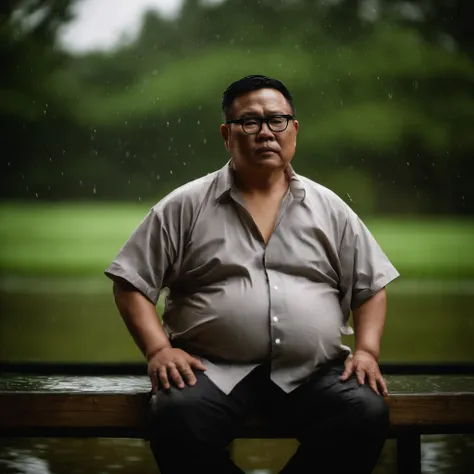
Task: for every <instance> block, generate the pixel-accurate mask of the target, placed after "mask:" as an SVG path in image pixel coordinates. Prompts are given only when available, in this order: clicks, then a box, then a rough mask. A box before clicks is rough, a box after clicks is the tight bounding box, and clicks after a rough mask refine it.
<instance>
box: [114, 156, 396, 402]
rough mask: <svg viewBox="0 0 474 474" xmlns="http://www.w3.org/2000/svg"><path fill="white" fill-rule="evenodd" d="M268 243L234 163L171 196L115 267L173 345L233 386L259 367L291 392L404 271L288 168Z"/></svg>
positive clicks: (348, 215) (327, 195) (345, 212)
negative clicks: (158, 310)
mask: <svg viewBox="0 0 474 474" xmlns="http://www.w3.org/2000/svg"><path fill="white" fill-rule="evenodd" d="M288 175H289V178H290V187H289V191H288V193H287V194H286V195H285V196H284V198H283V199H282V201H281V205H280V210H279V215H278V217H277V222H276V225H275V229H274V231H273V234H272V235H271V237H270V239H269V241H268V243H267V244H266V245H265V243H264V241H263V240H262V237H261V234H260V233H259V232H258V229H257V228H256V225H255V223H254V222H253V220H252V218H251V216H250V214H249V213H248V211H247V210H246V209H245V205H244V203H243V200H242V198H241V197H240V196H239V192H238V190H237V189H236V188H235V186H234V182H233V173H232V168H231V165H230V164H229V163H227V164H226V165H225V166H224V167H223V168H222V169H220V170H219V171H216V172H214V173H211V174H208V175H207V176H204V177H202V178H199V179H197V180H194V181H192V182H189V183H187V184H185V185H183V186H181V187H179V188H177V189H176V190H174V191H173V192H171V193H170V194H169V195H167V196H166V197H165V198H163V199H162V200H161V201H160V202H158V204H156V205H155V206H154V207H153V208H152V209H151V210H150V211H149V213H148V214H147V215H146V217H145V218H144V220H143V221H142V222H141V223H140V225H139V226H138V227H137V229H136V230H135V231H134V233H133V234H132V235H131V237H130V238H129V239H128V241H127V242H126V243H125V245H124V246H123V248H122V249H121V250H120V252H119V254H118V255H117V257H116V258H115V259H114V261H113V262H112V263H111V265H110V266H109V268H108V269H107V270H106V272H105V273H106V275H107V276H109V277H110V278H112V279H113V278H114V277H121V278H124V279H125V280H127V281H128V282H130V283H131V284H132V285H133V286H134V287H136V288H137V289H138V290H140V291H141V292H142V293H143V294H144V295H145V296H146V297H147V298H148V299H149V300H150V301H152V302H153V303H154V304H156V303H157V301H158V297H159V294H160V291H161V290H162V289H164V288H167V289H168V290H169V291H168V294H167V296H166V303H165V310H164V313H163V325H164V328H165V330H166V332H167V334H168V335H169V338H170V341H171V344H172V345H173V346H175V347H180V348H182V349H184V350H186V351H187V352H189V353H190V354H192V355H194V356H196V357H199V358H200V359H201V360H202V361H203V362H204V364H205V365H206V366H207V368H208V370H207V371H206V375H207V376H208V377H209V378H210V379H211V380H212V381H213V382H214V383H215V384H216V385H217V386H218V387H219V388H220V389H221V390H222V391H223V392H224V393H229V392H230V391H231V390H232V388H233V387H234V386H235V385H236V384H237V383H238V382H239V381H240V380H242V379H243V378H244V377H245V376H246V375H247V374H248V373H249V372H250V371H251V370H252V369H253V368H255V367H256V366H257V365H259V364H261V363H263V362H267V363H270V364H271V378H272V380H273V381H274V382H275V383H276V384H277V385H279V386H280V387H281V388H282V389H283V390H284V391H285V392H290V391H291V390H293V389H295V388H296V387H298V386H299V385H300V384H301V383H303V382H304V381H305V380H306V379H307V378H308V377H309V376H310V375H311V374H312V373H313V372H314V371H315V370H317V368H318V366H320V365H321V364H322V363H324V362H325V361H327V360H330V359H333V358H335V357H338V356H341V354H342V353H343V352H344V351H349V348H347V347H345V346H344V345H342V344H341V334H344V333H350V332H351V328H350V327H349V326H348V320H349V315H350V312H351V310H353V309H355V308H357V307H358V306H360V305H361V304H362V303H363V302H364V301H366V300H367V299H368V298H370V297H371V296H373V295H374V294H375V293H377V292H378V291H379V290H380V289H382V288H383V287H384V286H385V285H387V284H388V283H389V282H390V281H392V280H393V279H395V278H396V277H397V276H398V275H399V274H398V272H397V270H396V269H395V268H394V267H393V266H392V264H391V263H390V261H389V260H388V258H387V257H386V256H385V254H384V253H383V252H382V250H381V248H380V247H379V245H378V244H377V242H376V241H375V239H374V238H373V237H372V235H371V234H370V232H369V231H368V229H367V228H366V226H365V225H364V224H363V223H362V221H361V220H360V219H359V217H358V216H357V215H356V214H355V213H354V212H353V211H352V210H351V209H350V207H349V206H348V205H347V204H346V203H345V202H344V201H343V200H342V199H340V198H339V197H338V196H337V195H336V194H335V193H333V192H332V191H330V190H329V189H327V188H325V187H324V186H322V185H320V184H318V183H315V182H314V181H311V180H310V179H307V178H305V177H303V176H299V175H297V174H296V173H294V171H293V169H292V168H291V167H288Z"/></svg>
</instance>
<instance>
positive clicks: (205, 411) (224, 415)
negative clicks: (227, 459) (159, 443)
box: [149, 371, 259, 445]
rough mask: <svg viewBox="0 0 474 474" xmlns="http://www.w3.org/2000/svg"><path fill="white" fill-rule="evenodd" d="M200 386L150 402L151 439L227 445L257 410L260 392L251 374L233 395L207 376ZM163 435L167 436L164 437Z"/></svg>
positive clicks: (201, 376) (173, 391)
mask: <svg viewBox="0 0 474 474" xmlns="http://www.w3.org/2000/svg"><path fill="white" fill-rule="evenodd" d="M195 375H196V379H197V383H196V384H195V385H193V386H189V385H186V386H185V387H184V388H182V389H179V388H177V387H174V386H172V387H171V388H170V389H169V390H159V391H158V392H157V393H156V394H155V395H152V397H151V399H150V407H149V408H150V436H151V437H154V436H155V437H156V436H158V437H159V436H161V434H163V436H167V437H170V436H171V437H173V436H177V437H179V438H187V437H189V438H192V439H201V440H203V441H204V440H206V441H207V442H209V441H211V440H213V441H214V442H215V443H216V444H224V445H225V444H226V443H228V442H229V441H230V440H232V438H233V434H234V431H235V429H236V427H237V424H238V423H239V421H240V420H241V419H242V417H243V416H245V414H247V413H248V412H250V411H252V410H254V409H255V405H256V403H257V397H258V394H259V391H258V390H257V389H256V386H255V385H256V384H255V379H256V377H255V376H253V375H252V374H249V375H248V376H247V377H246V378H245V379H243V380H242V381H241V382H240V383H239V384H237V385H236V387H235V388H234V389H233V390H232V392H231V393H230V394H225V393H224V392H222V391H221V390H220V389H219V388H218V387H217V386H216V385H215V384H214V383H213V382H212V381H211V380H210V379H209V378H208V377H207V376H206V375H205V373H203V372H200V371H196V373H195ZM162 431H163V433H162Z"/></svg>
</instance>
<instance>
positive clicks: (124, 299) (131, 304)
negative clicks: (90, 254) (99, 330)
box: [114, 283, 171, 360]
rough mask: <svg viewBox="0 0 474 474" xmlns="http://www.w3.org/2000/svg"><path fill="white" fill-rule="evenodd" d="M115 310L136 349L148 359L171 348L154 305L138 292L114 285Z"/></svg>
mask: <svg viewBox="0 0 474 474" xmlns="http://www.w3.org/2000/svg"><path fill="white" fill-rule="evenodd" d="M114 297H115V303H116V304H117V308H118V310H119V312H120V314H121V316H122V318H123V320H124V322H125V324H126V326H127V328H128V330H129V332H130V334H131V335H132V337H133V339H134V341H135V343H136V344H137V346H138V348H139V349H140V350H141V352H142V353H143V355H144V356H145V357H146V358H147V360H148V359H150V357H152V356H153V355H154V354H156V353H157V352H158V351H159V350H161V349H163V348H165V347H171V344H170V342H169V340H168V336H167V335H166V333H165V331H164V329H163V326H162V325H161V321H160V319H159V317H158V315H157V314H156V309H155V307H154V305H153V304H152V303H151V301H149V300H148V299H147V298H145V296H143V295H142V294H141V293H140V292H139V291H137V290H136V289H133V287H129V286H126V285H119V284H117V283H114Z"/></svg>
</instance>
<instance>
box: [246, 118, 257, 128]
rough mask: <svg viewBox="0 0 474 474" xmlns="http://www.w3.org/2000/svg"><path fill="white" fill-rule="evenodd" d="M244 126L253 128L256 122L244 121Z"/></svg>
mask: <svg viewBox="0 0 474 474" xmlns="http://www.w3.org/2000/svg"><path fill="white" fill-rule="evenodd" d="M244 125H248V126H250V127H252V126H254V125H258V122H257V121H256V120H252V119H250V120H244Z"/></svg>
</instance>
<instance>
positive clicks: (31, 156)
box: [0, 0, 474, 474]
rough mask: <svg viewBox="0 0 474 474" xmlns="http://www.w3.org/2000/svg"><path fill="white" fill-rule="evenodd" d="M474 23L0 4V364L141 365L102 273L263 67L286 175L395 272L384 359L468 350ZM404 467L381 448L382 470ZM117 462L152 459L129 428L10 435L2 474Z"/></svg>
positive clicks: (195, 164) (400, 8)
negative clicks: (360, 227) (293, 175)
mask: <svg viewBox="0 0 474 474" xmlns="http://www.w3.org/2000/svg"><path fill="white" fill-rule="evenodd" d="M473 20H474V2H473V1H472V0H258V1H257V0H255V1H250V0H227V1H225V0H212V1H211V0H207V1H205V0H201V1H200V0H140V1H138V0H115V1H113V0H82V1H81V0H4V1H2V2H1V5H0V60H1V74H0V133H1V138H2V147H1V150H2V151H1V156H2V159H1V162H0V167H1V173H0V297H1V300H0V361H2V362H42V363H45V362H51V363H63V362H67V363H69V362H79V363H86V362H87V363H95V362H97V363H129V362H141V361H142V358H141V355H140V353H139V351H138V349H136V347H135V345H134V344H133V342H132V340H131V338H130V336H129V335H128V332H127V331H126V329H125V326H124V325H123V323H122V321H121V320H120V317H119V316H118V313H117V311H116V309H115V306H114V303H113V299H112V295H111V285H110V282H109V281H108V280H107V279H106V278H105V277H104V276H103V270H104V269H105V268H106V267H107V265H108V264H109V262H110V261H111V260H112V259H113V257H114V256H115V254H116V253H117V252H118V251H119V249H120V247H121V245H122V244H123V243H124V241H125V239H126V238H127V237H128V236H129V235H130V233H131V232H132V231H133V229H134V228H135V227H136V226H137V225H138V223H139V222H140V220H141V219H142V218H143V216H144V215H145V214H146V212H147V211H148V209H149V208H150V207H151V206H152V205H153V204H155V203H156V202H157V201H158V200H160V199H161V198H162V197H163V196H164V195H165V194H167V193H168V192H170V191H171V190H172V189H174V188H175V187H177V186H179V185H180V184H183V183H185V182H186V181H189V180H191V179H194V178H197V177H200V176H202V175H204V174H206V173H208V172H212V171H214V170H216V169H218V168H220V167H221V166H223V165H224V163H225V162H226V160H227V155H226V152H225V149H224V147H223V144H222V142H221V138H220V135H219V125H220V124H221V121H222V117H221V110H220V104H221V99H222V93H223V91H224V90H225V89H226V87H227V86H228V85H229V84H230V83H231V82H233V81H234V80H237V79H239V78H241V77H243V76H245V75H248V74H265V75H269V76H273V77H276V78H278V79H280V80H281V81H282V82H283V83H285V85H286V86H287V87H288V88H289V89H290V91H291V92H292V93H293V95H294V99H295V105H296V114H297V118H298V120H299V122H300V133H299V135H298V146H297V153H296V155H295V158H294V161H293V165H294V168H295V170H296V172H298V173H300V174H303V175H306V176H308V177H310V178H312V179H314V180H316V181H318V182H320V183H322V184H323V185H325V186H327V187H329V188H331V189H332V190H334V191H335V192H336V193H338V194H339V195H340V196H341V197H342V198H343V199H344V200H345V201H346V202H347V203H348V204H349V205H350V206H351V207H352V208H353V209H354V210H355V211H356V212H357V213H358V214H359V215H360V216H361V217H362V218H363V220H364V221H365V222H366V223H367V225H368V227H369V229H370V230H371V231H372V233H373V234H374V235H375V237H376V238H377V240H378V241H379V243H380V244H381V246H382V247H383V249H384V250H385V252H386V253H387V255H388V256H389V258H390V259H391V260H392V262H393V263H394V265H395V266H396V267H397V269H398V270H399V271H400V273H401V277H400V278H399V279H398V280H397V281H396V282H394V283H393V284H391V285H390V286H389V288H388V298H389V310H388V315H387V318H388V319H387V325H386V330H385V335H384V340H383V345H382V354H381V361H382V362H383V363H430V364H435V365H436V364H439V365H441V364H445V363H453V364H470V363H471V364H472V363H474V345H473V344H472V339H473V336H474V316H473V313H472V307H473V305H474V218H473V217H474V184H473V166H472V163H471V162H472V160H473V159H474V28H473V26H472V25H473ZM161 304H162V303H161V301H160V303H159V306H160V305H161ZM346 342H347V343H348V344H352V342H353V341H352V340H351V339H350V338H348V339H347V341H346ZM275 443H276V444H275ZM275 443H273V444H272V442H271V441H269V440H267V441H261V442H257V441H256V442H253V444H252V443H250V444H249V442H247V443H244V442H242V443H241V444H240V445H239V447H238V449H237V451H236V452H237V453H238V456H239V458H238V460H239V463H240V464H241V466H242V467H243V468H244V469H246V472H247V473H249V474H273V473H276V472H278V468H279V467H281V463H282V462H283V461H282V456H283V457H285V456H287V455H289V454H288V453H290V452H291V451H292V449H294V445H293V444H291V443H290V442H287V443H286V444H285V443H283V445H282V444H281V443H282V442H281V441H280V442H275ZM473 448H474V437H472V436H471V437H470V436H436V437H435V436H427V437H424V442H423V447H422V449H423V472H424V473H438V474H439V473H450V474H451V473H454V474H461V473H466V474H467V473H471V472H474V454H473V453H474V449H473ZM86 453H87V454H86ZM394 469H395V458H394V454H393V444H392V443H391V442H388V443H387V446H386V449H385V451H384V454H383V456H382V458H381V461H380V463H379V467H378V471H377V473H378V474H390V473H393V472H395V470H394ZM116 471H119V472H150V473H151V472H156V470H155V467H154V465H153V461H152V459H151V455H150V454H149V453H148V450H147V447H146V446H145V445H144V444H143V443H142V442H140V441H136V440H135V441H132V440H88V441H86V440H55V439H51V440H41V441H39V440H22V441H20V440H7V441H5V440H2V441H1V443H0V472H6V473H55V474H59V473H63V472H77V473H79V472H87V473H96V472H97V473H99V472H100V473H105V472H116Z"/></svg>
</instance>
